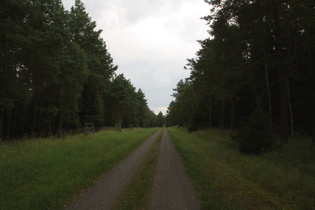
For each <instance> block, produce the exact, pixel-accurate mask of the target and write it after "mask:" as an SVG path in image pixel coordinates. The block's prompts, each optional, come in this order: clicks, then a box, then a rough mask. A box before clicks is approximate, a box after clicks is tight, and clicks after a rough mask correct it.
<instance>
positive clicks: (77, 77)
mask: <svg viewBox="0 0 315 210" xmlns="http://www.w3.org/2000/svg"><path fill="white" fill-rule="evenodd" d="M101 32H102V31H101V30H97V29H96V22H95V21H93V20H92V19H91V17H90V16H89V14H88V13H87V11H86V9H85V6H84V4H83V3H82V2H81V1H80V0H76V1H75V4H74V5H73V6H72V7H71V9H70V11H67V10H65V9H64V7H63V5H62V1H61V0H56V1H51V0H32V1H31V0H25V1H18V0H3V1H1V3H0V75H1V76H0V139H9V138H13V137H21V136H25V135H26V136H36V135H41V136H48V135H55V134H62V133H63V132H64V131H68V130H73V129H77V128H79V127H82V125H83V123H84V122H93V123H95V125H96V126H97V127H101V126H112V125H114V124H115V123H116V122H120V123H123V125H124V126H126V127H127V126H130V125H131V124H133V126H153V125H155V123H156V116H155V114H154V113H153V112H152V111H150V110H149V108H148V105H147V102H146V99H145V95H144V93H143V92H142V90H141V89H139V90H136V89H135V87H134V86H133V85H132V83H131V82H130V81H129V80H127V79H125V78H124V76H123V75H118V76H117V75H116V73H115V72H116V70H117V68H118V67H117V66H116V65H115V64H114V63H113V58H112V57H111V55H110V53H109V52H108V50H107V48H106V43H105V41H104V40H103V39H102V38H101ZM152 119H153V120H152Z"/></svg>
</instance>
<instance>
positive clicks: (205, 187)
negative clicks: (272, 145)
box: [169, 128, 315, 209]
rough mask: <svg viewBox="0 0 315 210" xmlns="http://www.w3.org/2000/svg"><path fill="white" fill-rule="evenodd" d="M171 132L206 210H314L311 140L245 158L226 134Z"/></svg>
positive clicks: (314, 190) (314, 173)
mask: <svg viewBox="0 0 315 210" xmlns="http://www.w3.org/2000/svg"><path fill="white" fill-rule="evenodd" d="M169 132H170V135H171V138H172V141H173V143H174V144H175V147H176V149H177V150H178V152H179V153H180V154H181V156H182V158H183V159H184V162H185V164H186V167H187V173H188V174H189V176H190V177H191V178H192V179H193V181H194V183H195V187H196V189H197V191H198V193H199V197H200V199H201V202H202V209H314V206H315V199H314V198H315V197H314V196H315V188H314V186H315V164H314V162H315V153H314V150H315V145H314V144H312V143H311V140H310V139H295V140H292V141H291V142H290V143H289V144H288V145H286V146H284V148H282V149H281V150H279V151H277V152H272V153H268V154H265V155H262V156H247V155H243V154H241V153H239V152H238V150H237V147H236V145H234V143H233V142H232V141H231V140H230V138H229V134H228V132H226V131H219V130H208V131H202V132H197V133H193V134H189V133H187V132H186V131H185V130H182V129H177V128H171V129H169Z"/></svg>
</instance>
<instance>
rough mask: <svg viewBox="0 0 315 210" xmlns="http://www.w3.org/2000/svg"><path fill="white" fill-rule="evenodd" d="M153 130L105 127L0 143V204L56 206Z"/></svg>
mask: <svg viewBox="0 0 315 210" xmlns="http://www.w3.org/2000/svg"><path fill="white" fill-rule="evenodd" d="M156 130H157V129H133V130H123V131H122V132H115V131H111V130H105V131H100V132H98V133H96V134H94V135H88V136H84V135H75V136H68V137H66V138H63V139H38V140H33V141H18V142H11V143H10V142H9V143H3V144H0V206H1V208H2V209H60V208H62V207H63V204H64V203H65V201H66V200H67V199H69V198H71V197H72V196H73V195H74V194H78V193H79V192H80V190H81V189H82V188H84V187H87V186H89V185H93V183H94V181H95V180H96V179H98V177H100V176H101V175H102V174H103V173H104V172H106V171H108V170H110V169H111V168H112V167H114V166H115V164H116V163H117V162H119V161H120V160H122V159H123V158H125V157H126V156H128V155H129V154H130V153H131V152H132V151H133V150H134V149H135V148H137V147H138V146H139V145H140V144H141V143H142V142H143V141H144V140H145V139H147V138H148V137H149V136H151V135H152V134H153V133H154V132H155V131H156ZM68 201H69V200H68Z"/></svg>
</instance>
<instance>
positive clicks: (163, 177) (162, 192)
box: [149, 129, 200, 209]
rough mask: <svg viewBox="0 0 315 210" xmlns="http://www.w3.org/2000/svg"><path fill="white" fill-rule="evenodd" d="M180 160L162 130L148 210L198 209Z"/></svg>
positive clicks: (167, 136)
mask: <svg viewBox="0 0 315 210" xmlns="http://www.w3.org/2000/svg"><path fill="white" fill-rule="evenodd" d="M199 208H200V206H199V201H198V200H197V197H196V193H195V191H194V189H193V187H192V184H191V182H190V180H189V179H188V177H187V175H186V173H185V171H184V168H183V165H182V162H181V159H180V157H179V155H178V153H177V152H176V150H175V148H174V146H173V144H172V143H171V139H170V136H169V134H168V132H167V130H166V129H164V133H163V139H162V142H161V148H160V154H159V157H158V162H157V166H156V172H155V177H154V183H153V190H152V195H151V199H150V203H149V209H199Z"/></svg>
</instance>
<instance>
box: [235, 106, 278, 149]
mask: <svg viewBox="0 0 315 210" xmlns="http://www.w3.org/2000/svg"><path fill="white" fill-rule="evenodd" d="M232 139H234V140H236V141H237V142H238V143H239V149H240V151H241V152H243V153H246V154H260V153H262V152H265V151H267V150H270V149H271V148H272V146H273V144H274V142H275V135H274V132H273V128H272V125H271V123H270V121H269V119H268V116H267V115H266V114H264V113H262V112H261V111H259V110H256V111H255V112H253V113H252V114H251V116H250V117H249V119H248V121H247V122H245V123H243V124H242V125H241V126H240V128H239V129H238V130H237V132H236V134H235V135H234V136H233V137H232Z"/></svg>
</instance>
